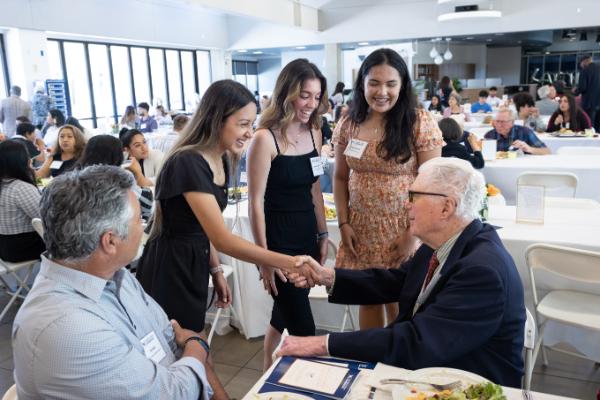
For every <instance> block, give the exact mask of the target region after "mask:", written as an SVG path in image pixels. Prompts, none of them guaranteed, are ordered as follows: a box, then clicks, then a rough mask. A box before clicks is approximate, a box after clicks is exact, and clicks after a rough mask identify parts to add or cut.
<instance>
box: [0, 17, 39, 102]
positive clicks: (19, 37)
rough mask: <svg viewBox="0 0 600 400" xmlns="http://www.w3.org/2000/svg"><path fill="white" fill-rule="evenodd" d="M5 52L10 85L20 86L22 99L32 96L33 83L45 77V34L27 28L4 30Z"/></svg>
mask: <svg viewBox="0 0 600 400" xmlns="http://www.w3.org/2000/svg"><path fill="white" fill-rule="evenodd" d="M6 54H7V62H8V71H9V75H10V81H11V85H18V86H20V87H21V90H22V94H21V98H22V99H23V100H29V99H31V98H32V97H33V91H34V83H35V82H37V81H44V80H45V79H47V77H48V75H49V72H48V51H47V46H46V34H45V33H44V32H41V31H32V30H28V29H9V30H8V31H7V32H6Z"/></svg>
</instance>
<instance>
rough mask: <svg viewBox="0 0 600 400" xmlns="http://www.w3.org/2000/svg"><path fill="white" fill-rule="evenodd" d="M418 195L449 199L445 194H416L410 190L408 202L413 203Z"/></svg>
mask: <svg viewBox="0 0 600 400" xmlns="http://www.w3.org/2000/svg"><path fill="white" fill-rule="evenodd" d="M416 195H422V196H440V197H448V196H447V195H445V194H443V193H431V192H416V191H414V190H409V191H408V201H409V203H412V202H413V200H414V198H415V196H416Z"/></svg>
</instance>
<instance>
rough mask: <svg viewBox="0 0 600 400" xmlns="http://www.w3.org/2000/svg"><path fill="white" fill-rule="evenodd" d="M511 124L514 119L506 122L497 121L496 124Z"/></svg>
mask: <svg viewBox="0 0 600 400" xmlns="http://www.w3.org/2000/svg"><path fill="white" fill-rule="evenodd" d="M511 122H513V121H512V119H509V120H504V121H503V120H501V119H497V120H496V123H498V124H510V123H511Z"/></svg>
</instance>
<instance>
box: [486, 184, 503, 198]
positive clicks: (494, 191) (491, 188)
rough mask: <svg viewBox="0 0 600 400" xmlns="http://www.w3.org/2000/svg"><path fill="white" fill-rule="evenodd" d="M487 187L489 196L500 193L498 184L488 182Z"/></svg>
mask: <svg viewBox="0 0 600 400" xmlns="http://www.w3.org/2000/svg"><path fill="white" fill-rule="evenodd" d="M486 187H487V195H488V196H496V195H497V194H500V189H498V188H497V187H496V186H494V185H492V184H491V183H488V184H487V185H486Z"/></svg>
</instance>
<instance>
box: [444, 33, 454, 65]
mask: <svg viewBox="0 0 600 400" xmlns="http://www.w3.org/2000/svg"><path fill="white" fill-rule="evenodd" d="M451 40H452V38H446V52H445V53H444V60H446V61H450V60H452V57H453V55H452V52H451V51H450V41H451Z"/></svg>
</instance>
